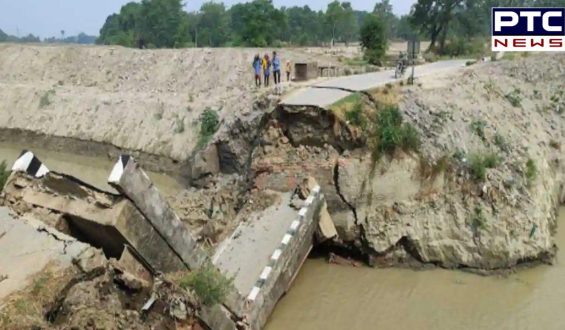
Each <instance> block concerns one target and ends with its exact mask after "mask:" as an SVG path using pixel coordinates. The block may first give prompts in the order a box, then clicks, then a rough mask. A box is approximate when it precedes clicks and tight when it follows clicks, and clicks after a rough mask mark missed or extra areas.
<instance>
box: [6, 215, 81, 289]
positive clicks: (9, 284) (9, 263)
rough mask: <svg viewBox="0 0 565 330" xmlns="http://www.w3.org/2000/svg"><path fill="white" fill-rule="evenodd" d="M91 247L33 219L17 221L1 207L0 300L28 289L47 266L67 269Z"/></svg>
mask: <svg viewBox="0 0 565 330" xmlns="http://www.w3.org/2000/svg"><path fill="white" fill-rule="evenodd" d="M88 248H89V246H88V245H87V244H83V243H81V242H79V241H77V240H76V239H74V238H72V237H70V236H67V235H64V234H62V233H60V232H57V231H55V230H53V229H50V228H48V227H46V226H45V225H43V223H41V222H39V221H37V220H33V219H15V218H14V217H12V216H11V215H10V214H9V210H8V209H7V208H5V207H0V251H2V253H0V277H2V278H3V277H4V276H7V278H6V279H4V280H2V281H0V300H2V299H3V298H5V297H6V296H8V295H10V294H11V293H13V292H16V291H18V290H21V289H23V288H25V287H26V286H28V285H29V284H31V283H30V279H31V277H33V275H34V274H36V273H39V272H41V271H42V270H43V269H44V268H45V267H46V266H48V265H49V266H50V267H55V268H56V267H60V268H61V269H64V268H66V267H70V266H71V265H72V260H73V258H75V257H77V256H79V255H80V254H81V253H82V252H83V251H85V250H87V249H88Z"/></svg>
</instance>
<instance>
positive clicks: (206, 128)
mask: <svg viewBox="0 0 565 330" xmlns="http://www.w3.org/2000/svg"><path fill="white" fill-rule="evenodd" d="M218 128H220V117H219V116H218V113H217V112H216V111H214V110H212V109H206V110H204V112H203V113H202V115H201V116H200V135H199V137H198V144H197V145H198V147H199V148H202V147H204V146H205V145H207V144H208V143H209V142H210V140H212V137H213V136H214V134H216V131H218Z"/></svg>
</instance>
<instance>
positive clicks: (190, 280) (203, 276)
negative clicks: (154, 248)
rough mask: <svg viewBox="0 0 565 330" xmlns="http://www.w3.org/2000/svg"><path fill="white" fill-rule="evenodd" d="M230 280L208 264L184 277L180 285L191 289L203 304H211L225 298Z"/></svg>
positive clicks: (230, 283) (230, 284)
mask: <svg viewBox="0 0 565 330" xmlns="http://www.w3.org/2000/svg"><path fill="white" fill-rule="evenodd" d="M232 282H233V280H232V279H228V278H226V277H225V276H223V275H222V274H220V272H219V271H218V270H217V269H216V268H215V267H214V266H212V265H210V264H209V265H206V266H204V267H203V268H202V269H200V270H197V271H194V272H191V273H190V274H188V275H187V276H186V277H184V278H183V279H182V280H181V282H180V286H181V287H182V288H184V289H192V290H193V291H194V293H196V295H197V296H198V297H199V298H200V300H201V301H202V303H203V304H204V305H206V306H213V305H215V304H218V303H220V302H222V301H223V300H224V299H225V297H226V295H227V294H228V292H229V289H230V287H231V286H232V284H233V283H232Z"/></svg>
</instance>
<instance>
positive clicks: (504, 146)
mask: <svg viewBox="0 0 565 330" xmlns="http://www.w3.org/2000/svg"><path fill="white" fill-rule="evenodd" d="M494 144H495V145H496V146H497V147H498V148H500V150H502V151H504V152H508V151H509V150H510V145H509V144H508V142H506V139H505V138H504V136H502V135H501V134H499V133H496V134H495V135H494Z"/></svg>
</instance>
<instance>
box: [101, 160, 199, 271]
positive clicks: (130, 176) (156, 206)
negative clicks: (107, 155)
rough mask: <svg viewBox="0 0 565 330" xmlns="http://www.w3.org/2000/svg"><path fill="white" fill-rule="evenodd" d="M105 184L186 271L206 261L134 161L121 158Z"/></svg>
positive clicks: (197, 267)
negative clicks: (132, 207) (128, 203)
mask: <svg viewBox="0 0 565 330" xmlns="http://www.w3.org/2000/svg"><path fill="white" fill-rule="evenodd" d="M108 182H109V183H110V184H111V185H112V186H114V187H115V188H116V189H117V190H118V191H120V192H121V193H123V194H124V195H125V196H127V197H128V198H129V199H130V200H131V201H132V202H133V203H134V204H135V206H136V207H137V208H138V209H139V211H140V212H141V213H142V214H143V215H144V216H145V218H146V219H147V220H148V221H149V222H150V223H151V225H152V226H153V227H154V228H155V230H156V231H157V232H158V233H159V234H160V236H161V237H163V239H164V240H165V241H166V242H167V245H168V246H169V247H170V248H171V249H172V250H173V251H174V252H175V253H176V254H177V255H178V256H179V257H180V258H181V260H182V261H183V262H184V264H185V265H186V266H187V267H188V268H189V269H191V270H197V269H200V268H201V267H202V266H203V265H205V263H206V262H208V261H209V258H208V254H207V253H206V252H205V251H204V250H203V249H202V247H201V246H200V245H199V244H198V242H197V241H196V239H195V238H194V237H193V236H192V234H191V233H190V231H189V230H188V228H187V227H186V226H185V225H184V224H183V223H182V222H181V220H180V219H179V217H178V216H177V215H176V214H175V212H174V211H173V209H172V208H171V206H170V205H169V203H168V202H167V200H166V199H165V198H164V197H163V195H161V193H160V192H159V190H157V188H156V187H155V186H154V185H153V183H152V182H151V180H150V179H149V177H148V176H147V174H146V173H145V172H144V171H143V170H142V169H141V167H139V166H138V164H137V163H136V162H135V160H134V159H133V158H131V157H129V156H127V155H123V156H121V157H120V159H119V160H118V162H117V163H116V164H115V166H114V168H113V169H112V172H111V173H110V177H109V178H108Z"/></svg>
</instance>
